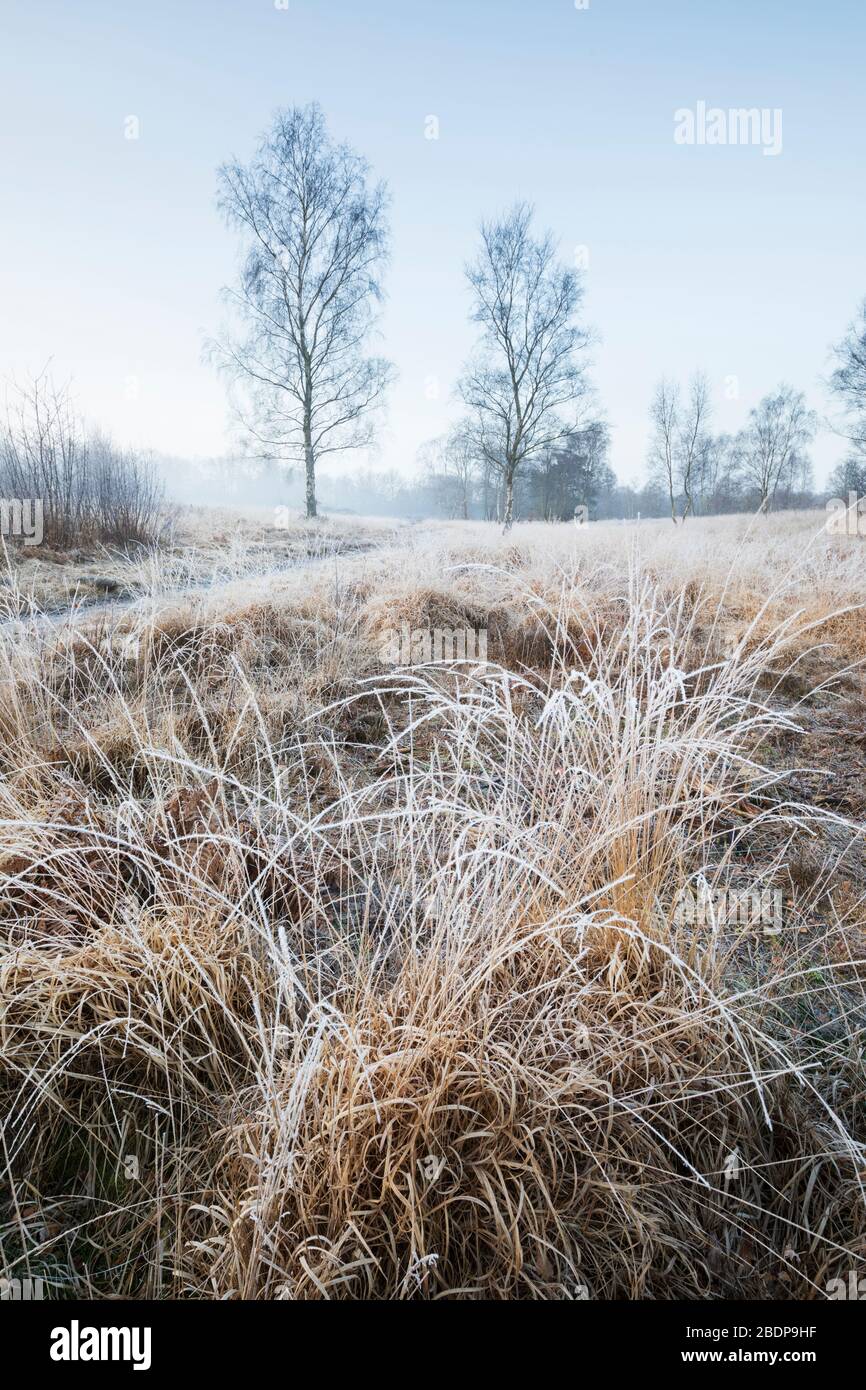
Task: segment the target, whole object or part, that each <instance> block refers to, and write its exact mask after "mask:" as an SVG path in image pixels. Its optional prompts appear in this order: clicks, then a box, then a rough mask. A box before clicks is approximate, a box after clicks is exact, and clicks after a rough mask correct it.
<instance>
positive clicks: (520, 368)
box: [460, 203, 587, 531]
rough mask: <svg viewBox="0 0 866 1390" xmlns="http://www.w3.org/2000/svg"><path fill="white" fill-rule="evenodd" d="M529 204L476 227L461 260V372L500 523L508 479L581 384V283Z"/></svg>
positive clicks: (547, 437) (561, 430)
mask: <svg viewBox="0 0 866 1390" xmlns="http://www.w3.org/2000/svg"><path fill="white" fill-rule="evenodd" d="M532 216H533V210H532V208H531V207H530V206H529V205H528V204H527V203H516V204H515V205H514V207H513V208H512V209H511V210H510V211H509V212H507V213H505V214H504V215H503V216H501V217H499V218H496V219H495V220H494V221H492V222H485V223H483V224H482V227H481V249H480V251H479V254H478V256H477V258H476V259H475V261H474V262H472V264H471V265H469V266H468V267H467V270H466V276H467V279H468V281H469V284H470V286H471V289H472V293H473V310H472V318H473V321H474V322H476V323H478V324H480V326H481V330H482V334H481V340H480V343H479V345H478V348H477V351H476V354H475V357H474V359H473V360H472V362H471V363H470V364H469V365H468V366H467V368H466V369H465V371H464V374H463V376H462V378H461V381H460V392H461V395H462V397H463V400H464V402H465V403H466V405H467V406H468V407H469V409H470V410H471V412H472V414H473V418H474V421H475V429H476V437H477V439H478V441H479V445H480V449H481V454H482V457H483V459H484V461H486V462H487V463H488V464H489V465H490V466H491V467H492V468H494V469H495V470H496V471H497V472H498V473H499V474H500V476H501V478H502V482H503V489H504V494H505V506H504V517H503V522H504V528H503V529H504V530H505V531H509V530H510V529H511V526H512V524H513V521H514V479H515V477H516V475H517V473H518V470H519V469H520V467H521V465H523V464H524V463H525V462H526V461H527V460H531V459H535V458H539V457H540V456H542V455H543V454H544V452H545V451H546V450H548V449H550V448H552V447H553V446H554V445H555V444H557V443H559V442H560V441H561V440H563V439H566V438H567V437H568V435H569V433H570V432H571V430H572V429H573V428H574V424H573V422H571V421H569V420H568V419H567V418H565V417H564V416H563V414H562V413H561V412H563V411H566V410H568V409H569V408H570V407H572V406H574V405H575V404H576V403H577V402H578V401H579V400H580V398H581V397H582V396H583V395H584V393H585V390H586V388H585V382H584V371H583V368H582V366H581V364H580V362H579V360H578V355H579V353H580V351H581V350H582V349H583V348H584V347H585V346H586V343H587V334H586V333H585V331H584V330H583V329H582V328H581V327H579V325H578V324H577V322H576V315H577V310H578V307H579V304H580V300H581V297H582V287H581V284H580V280H579V277H578V274H577V272H576V271H574V270H572V269H570V268H569V267H568V266H566V265H563V264H562V263H561V262H559V261H558V260H557V257H556V246H555V244H554V241H553V238H552V237H551V235H550V233H549V232H548V233H545V234H544V235H543V236H542V237H540V238H536V237H534V236H533V235H532V231H531V223H532Z"/></svg>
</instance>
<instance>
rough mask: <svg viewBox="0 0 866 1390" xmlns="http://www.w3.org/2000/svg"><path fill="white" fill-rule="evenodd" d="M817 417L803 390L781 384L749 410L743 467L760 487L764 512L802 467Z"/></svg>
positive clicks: (758, 491) (751, 482) (754, 484)
mask: <svg viewBox="0 0 866 1390" xmlns="http://www.w3.org/2000/svg"><path fill="white" fill-rule="evenodd" d="M817 419H818V417H817V416H816V414H815V412H814V410H810V409H809V408H808V406H807V405H806V397H805V396H804V394H803V392H802V391H795V390H794V388H793V387H791V386H785V385H784V384H783V385H781V386H780V387H779V388H778V390H777V391H776V392H775V394H773V395H770V396H765V397H764V398H763V400H762V401H760V402H759V403H758V405H757V406H755V408H754V409H753V410H752V411H750V413H749V424H748V425H747V427H746V430H745V432H744V438H743V449H742V455H741V468H742V472H743V476H744V478H745V480H746V482H747V483H749V484H751V486H752V487H754V488H755V490H756V491H757V493H758V495H759V498H760V510H761V511H762V512H765V511H767V510H768V509H769V506H770V503H771V502H772V500H773V498H774V497H775V495H776V490H777V488H778V486H779V484H780V482H783V481H786V480H787V478H788V477H789V475H791V474H792V473H793V472H794V471H795V470H797V469H800V468H802V467H803V463H804V460H803V454H804V451H805V450H806V449H807V447H808V445H809V444H811V442H812V440H813V439H814V437H815V430H816V428H817Z"/></svg>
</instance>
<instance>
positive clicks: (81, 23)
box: [0, 0, 866, 479]
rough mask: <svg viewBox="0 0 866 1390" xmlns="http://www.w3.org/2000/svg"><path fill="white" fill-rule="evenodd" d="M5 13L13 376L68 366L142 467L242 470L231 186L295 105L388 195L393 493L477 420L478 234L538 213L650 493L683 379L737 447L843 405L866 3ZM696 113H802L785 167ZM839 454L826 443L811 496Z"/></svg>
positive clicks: (792, 123)
mask: <svg viewBox="0 0 866 1390" xmlns="http://www.w3.org/2000/svg"><path fill="white" fill-rule="evenodd" d="M0 14H2V45H0V103H2V121H0V170H2V219H0V237H2V255H0V315H2V317H0V372H2V373H4V374H6V373H8V372H10V371H11V370H13V369H16V370H18V371H22V370H26V369H34V368H36V367H37V366H39V365H41V364H42V363H43V362H44V361H45V359H46V358H48V357H49V356H51V355H53V358H54V363H55V369H56V371H57V372H58V373H60V374H62V375H71V376H73V377H74V380H75V384H76V387H77V391H78V395H79V398H80V400H81V404H82V406H83V407H84V408H85V409H86V411H87V413H88V415H89V416H91V417H92V418H94V419H97V420H99V421H100V422H102V423H104V424H105V425H107V426H108V427H109V428H110V429H111V430H112V431H113V432H114V434H115V435H116V436H117V438H118V439H119V440H121V441H122V442H128V443H137V444H143V445H152V446H153V447H155V448H157V449H160V450H164V451H168V452H172V453H187V454H213V453H218V452H221V451H222V450H223V449H224V448H225V447H226V443H227V440H226V435H225V426H226V422H227V415H226V405H225V391H224V386H223V383H222V382H221V381H220V380H219V378H217V377H216V376H215V374H214V373H213V371H212V369H211V368H210V367H208V366H206V365H204V363H203V361H202V357H201V345H202V341H203V338H204V337H205V336H206V335H207V334H208V333H212V332H214V331H215V330H216V329H217V328H218V327H219V323H220V319H221V314H222V310H221V307H220V302H219V294H218V292H219V288H220V286H221V285H222V284H223V283H225V282H226V281H227V280H228V279H230V278H231V276H232V273H233V268H234V265H235V259H236V247H235V242H234V241H233V239H232V237H231V236H230V234H229V233H228V232H227V231H226V230H225V229H224V227H223V226H222V224H221V222H220V219H219V217H218V215H217V213H216V211H215V206H214V192H215V179H214V171H215V167H216V166H217V165H218V164H219V163H220V162H221V161H222V160H223V159H225V158H226V157H227V156H229V155H230V154H236V155H238V156H239V157H246V156H247V155H249V154H250V153H251V152H252V149H253V147H254V145H255V142H256V140H257V138H258V136H259V135H260V133H261V131H262V130H263V129H264V127H265V126H266V125H267V123H268V121H269V117H270V114H271V112H272V111H273V109H274V108H275V107H276V106H279V105H288V104H292V103H299V102H305V101H308V100H310V99H316V100H318V101H319V102H320V103H321V104H322V106H323V107H324V109H325V112H326V115H327V117H328V120H329V123H330V125H331V128H332V130H333V132H334V133H335V134H336V135H338V136H340V137H344V138H346V139H348V140H349V141H350V142H351V143H352V144H353V145H355V146H356V148H357V149H359V150H360V151H361V152H362V153H364V154H365V155H366V156H367V158H368V159H370V160H371V162H372V164H373V166H374V168H375V170H376V172H377V173H378V174H379V175H381V176H382V177H384V178H386V179H387V180H388V182H389V184H390V186H391V192H392V195H393V215H392V224H393V234H394V257H393V263H392V267H391V270H390V273H389V277H388V294H389V299H388V305H387V309H386V313H385V316H384V319H383V325H382V327H383V333H384V343H383V344H382V348H383V350H384V351H386V352H387V353H388V355H390V356H391V357H392V358H393V359H394V361H395V362H396V364H397V366H398V369H399V371H400V380H399V383H398V385H397V387H396V388H395V390H394V391H393V393H392V396H391V405H390V410H389V413H388V419H387V429H386V431H385V434H384V438H383V445H382V452H381V458H380V463H381V465H382V466H389V467H397V468H404V469H407V468H411V467H412V466H413V462H414V456H415V451H416V449H417V446H418V445H419V444H420V443H421V442H422V441H423V440H424V439H426V438H429V437H430V436H431V435H434V434H436V433H439V432H440V431H441V430H442V429H443V428H444V427H445V426H446V425H447V423H448V420H449V418H450V416H451V415H452V414H453V413H454V411H455V410H456V406H455V404H454V403H453V400H452V399H451V392H452V390H453V386H454V382H455V379H456V376H457V374H458V372H459V368H460V364H461V361H462V360H463V358H464V357H465V355H466V353H467V351H468V350H469V348H470V346H471V343H472V341H473V337H474V330H473V328H472V326H471V325H470V324H469V323H468V321H467V310H468V297H467V294H466V289H465V285H464V282H463V276H462V267H463V264H464V262H465V260H466V259H467V257H468V256H470V255H471V254H472V251H473V247H474V244H475V239H476V232H477V226H478V222H479V220H480V218H481V217H482V216H483V215H485V214H490V213H492V212H495V211H496V210H498V209H500V208H501V207H503V206H505V205H507V204H508V203H510V202H511V201H512V200H513V199H514V198H515V197H517V196H519V197H522V198H527V199H530V200H532V201H533V202H535V204H536V205H537V209H538V216H539V223H540V224H544V225H548V226H550V227H551V228H552V229H553V231H554V232H555V234H556V235H557V237H558V238H559V239H560V241H561V247H562V253H563V256H564V257H566V258H570V257H571V256H573V254H574V248H575V247H576V246H586V247H587V248H588V252H589V269H588V272H587V296H586V317H587V319H588V320H589V321H590V323H592V324H593V325H594V326H595V328H596V329H597V330H598V333H599V335H600V337H601V342H600V344H599V345H598V347H597V348H596V349H595V359H596V368H595V373H594V376H595V381H596V384H597V387H598V391H599V395H600V398H601V401H602V403H603V405H604V407H605V408H606V411H607V414H608V417H609V420H610V423H611V425H612V427H613V439H614V454H613V462H614V465H615V467H616V469H617V472H618V473H619V475H620V476H621V477H622V478H624V479H631V478H634V477H638V476H641V475H642V473H643V465H644V455H645V444H646V434H647V424H646V415H647V406H648V401H649V397H650V394H651V391H652V387H653V384H654V382H655V380H656V379H657V377H658V376H659V374H660V373H661V372H662V371H666V372H667V373H668V374H670V375H679V376H681V377H683V378H685V377H686V376H687V375H688V373H689V372H690V371H691V370H692V369H693V368H694V367H695V366H703V367H705V368H706V369H707V371H708V373H709V375H710V378H711V382H712V385H713V389H714V396H715V403H716V423H717V426H718V427H719V428H728V429H732V428H736V427H737V425H738V424H739V423H740V422H741V421H742V420H743V419H744V418H745V415H746V413H747V410H748V408H749V406H751V405H753V404H754V403H755V402H756V401H757V400H758V398H759V397H760V396H761V395H762V394H764V393H765V392H766V391H767V390H769V389H770V388H771V387H773V386H774V385H775V384H776V382H778V381H779V380H780V379H782V378H785V379H788V380H790V381H791V382H793V383H794V384H796V385H798V386H802V387H803V388H805V389H806V390H807V392H808V394H809V396H810V399H811V400H812V403H813V404H814V405H815V406H816V408H818V409H820V410H823V409H825V407H826V400H825V397H824V394H823V391H822V388H821V386H820V384H819V377H820V376H821V374H822V373H823V372H825V371H826V369H827V361H826V351H827V346H828V344H829V343H830V342H831V341H832V340H834V339H836V338H838V337H839V336H840V335H841V333H842V332H843V330H844V328H845V326H846V323H847V322H848V320H849V319H850V318H852V317H853V314H854V311H855V307H856V304H857V302H858V300H859V299H861V298H862V297H863V295H864V294H866V237H864V228H866V217H864V211H866V178H864V158H863V146H864V130H866V120H864V116H866V95H864V93H866V82H864V77H863V71H864V66H863V65H864V53H866V6H864V4H863V3H862V0H824V3H822V4H820V5H816V4H814V3H810V2H809V0H722V2H721V3H708V0H655V3H651V2H650V0H590V4H589V8H588V9H587V10H583V11H580V10H577V9H576V8H575V5H574V0H534V3H530V2H529V0H525V3H520V2H519V0H402V3H401V0H364V3H358V0H289V8H288V9H287V10H283V9H278V8H277V7H276V6H275V4H274V0H174V3H169V2H168V0H148V3H143V2H142V3H120V2H119V0H76V2H75V3H74V4H69V3H62V2H61V0H40V3H33V0H26V2H25V0H0ZM700 100H704V101H706V102H707V103H708V104H709V105H710V106H720V107H723V108H727V107H741V106H748V107H751V106H756V107H770V108H776V107H780V108H781V109H782V113H783V150H782V153H781V155H780V156H779V157H778V158H768V157H766V156H764V155H763V153H762V150H761V149H760V148H756V147H751V146H737V147H730V146H729V147H707V146H704V147H684V146H680V145H677V144H675V143H674V139H673V130H674V112H675V110H676V109H678V108H682V107H692V108H694V107H695V105H696V103H697V102H698V101H700ZM130 115H134V116H137V117H138V119H139V121H140V138H139V139H138V140H137V141H131V140H127V139H125V138H124V121H125V119H126V118H127V117H128V116H130ZM429 115H436V116H437V117H438V119H439V122H440V138H439V139H438V141H430V140H427V139H425V134H424V129H425V118H426V117H427V116H429ZM732 376H733V377H736V378H737V379H738V383H739V391H740V397H739V400H728V399H726V396H725V379H726V378H728V377H732ZM129 378H135V379H136V381H137V388H138V390H137V396H136V395H135V387H134V384H133V383H131V382H130V381H129ZM431 379H435V380H436V381H437V382H438V384H439V398H438V399H430V398H429V397H430V387H431ZM840 453H841V446H840V444H839V443H838V441H836V440H834V439H833V438H832V436H829V435H827V436H825V437H824V438H822V439H821V440H820V441H819V443H818V445H817V447H816V450H815V456H816V460H817V462H818V474H819V477H822V476H823V475H824V474H825V473H826V470H827V468H828V467H829V466H830V465H831V464H832V463H833V462H835V461H836V459H837V458H838V457H839V455H840Z"/></svg>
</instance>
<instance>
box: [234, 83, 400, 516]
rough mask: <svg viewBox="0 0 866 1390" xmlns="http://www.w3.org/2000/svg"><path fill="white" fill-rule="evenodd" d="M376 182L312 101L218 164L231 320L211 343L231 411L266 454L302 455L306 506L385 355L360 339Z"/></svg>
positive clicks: (374, 255) (312, 511)
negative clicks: (230, 265) (238, 249)
mask: <svg viewBox="0 0 866 1390" xmlns="http://www.w3.org/2000/svg"><path fill="white" fill-rule="evenodd" d="M387 201H388V196H387V191H386V189H385V186H384V184H382V183H378V184H375V185H371V184H370V182H369V166H368V165H367V163H366V161H365V160H364V159H362V158H361V157H360V156H359V155H358V154H356V153H355V152H354V151H353V150H351V149H350V148H349V147H348V146H347V145H345V144H341V145H337V144H335V143H334V142H333V140H332V139H331V138H330V136H329V134H328V131H327V128H326V125H325V120H324V116H323V115H322V111H321V109H320V108H319V107H318V106H317V105H315V104H312V105H309V106H305V107H293V108H291V109H289V110H285V111H280V112H278V113H277V115H276V116H275V118H274V121H273V124H272V126H271V128H270V130H269V131H268V133H267V134H266V136H265V137H264V139H263V140H262V142H261V144H260V146H259V148H258V150H257V152H256V154H255V155H254V157H253V159H252V160H251V161H250V163H249V164H241V163H239V162H238V161H236V160H232V161H230V162H229V163H227V164H225V165H223V167H222V168H221V169H220V171H219V207H220V209H221V211H222V212H223V214H224V216H225V218H226V220H227V222H228V224H229V225H230V226H231V227H233V228H235V229H236V230H238V231H239V232H240V233H241V235H242V238H243V246H244V259H243V263H242V266H241V270H240V276H239V282H238V284H237V286H236V287H235V288H234V289H231V290H228V291H227V292H226V293H227V297H228V300H229V302H230V304H231V305H232V306H233V307H234V309H235V310H236V311H237V317H238V319H239V321H240V323H241V325H242V330H241V332H240V334H239V336H237V337H233V338H229V339H227V340H224V341H223V342H221V343H219V344H217V345H216V346H215V350H216V355H217V358H218V360H219V361H220V363H221V364H222V365H223V366H224V367H227V368H228V369H229V370H230V372H231V373H232V374H233V375H234V377H235V378H236V379H237V380H238V381H239V382H240V383H241V384H242V387H243V390H242V405H241V407H240V415H241V418H242V420H243V422H244V424H245V426H246V427H247V429H248V430H249V431H250V433H251V434H252V435H253V437H254V438H255V439H256V440H257V441H258V444H259V446H260V447H261V449H262V451H263V452H264V453H265V454H266V455H267V456H269V457H272V458H278V459H280V460H282V461H284V462H287V463H289V464H301V463H302V464H303V468H304V473H305V479H306V507H307V516H309V517H314V516H315V515H316V467H317V464H318V462H319V461H320V460H321V459H322V458H323V457H324V456H325V455H326V454H329V453H332V452H334V451H336V450H344V449H357V448H360V447H364V446H366V445H369V444H370V442H371V441H372V437H373V425H374V416H373V412H374V410H375V407H377V406H378V405H379V404H380V403H381V401H382V397H383V393H384V391H385V388H386V386H387V385H388V382H389V380H390V377H391V368H390V364H389V363H387V362H386V361H385V360H384V359H383V358H381V357H376V356H372V355H371V356H368V355H366V353H365V348H366V343H367V340H368V338H369V336H370V333H371V330H372V328H373V325H374V320H375V309H376V306H377V303H378V301H379V300H380V299H381V295H382V273H383V269H384V266H385V263H386V260H387V252H388V231H387V225H386V209H387Z"/></svg>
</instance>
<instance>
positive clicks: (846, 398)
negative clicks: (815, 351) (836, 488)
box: [830, 299, 866, 461]
mask: <svg viewBox="0 0 866 1390" xmlns="http://www.w3.org/2000/svg"><path fill="white" fill-rule="evenodd" d="M833 356H834V358H835V360H836V368H835V370H834V372H833V375H832V376H831V377H830V388H831V390H832V391H833V392H834V394H835V395H836V397H837V398H838V400H839V401H840V403H841V405H842V407H843V409H844V411H845V414H846V417H847V420H846V427H845V430H844V431H843V432H844V434H845V435H846V437H847V438H848V439H850V440H851V441H852V443H853V444H854V446H855V449H856V452H857V454H858V455H860V456H861V457H866V299H864V300H863V303H862V304H861V305H860V309H859V314H858V318H857V319H856V320H855V322H854V323H852V324H851V325H850V326H849V328H848V332H847V333H846V335H845V337H844V338H843V339H842V341H841V343H837V344H836V346H835V348H834V349H833ZM855 461H856V460H855Z"/></svg>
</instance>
